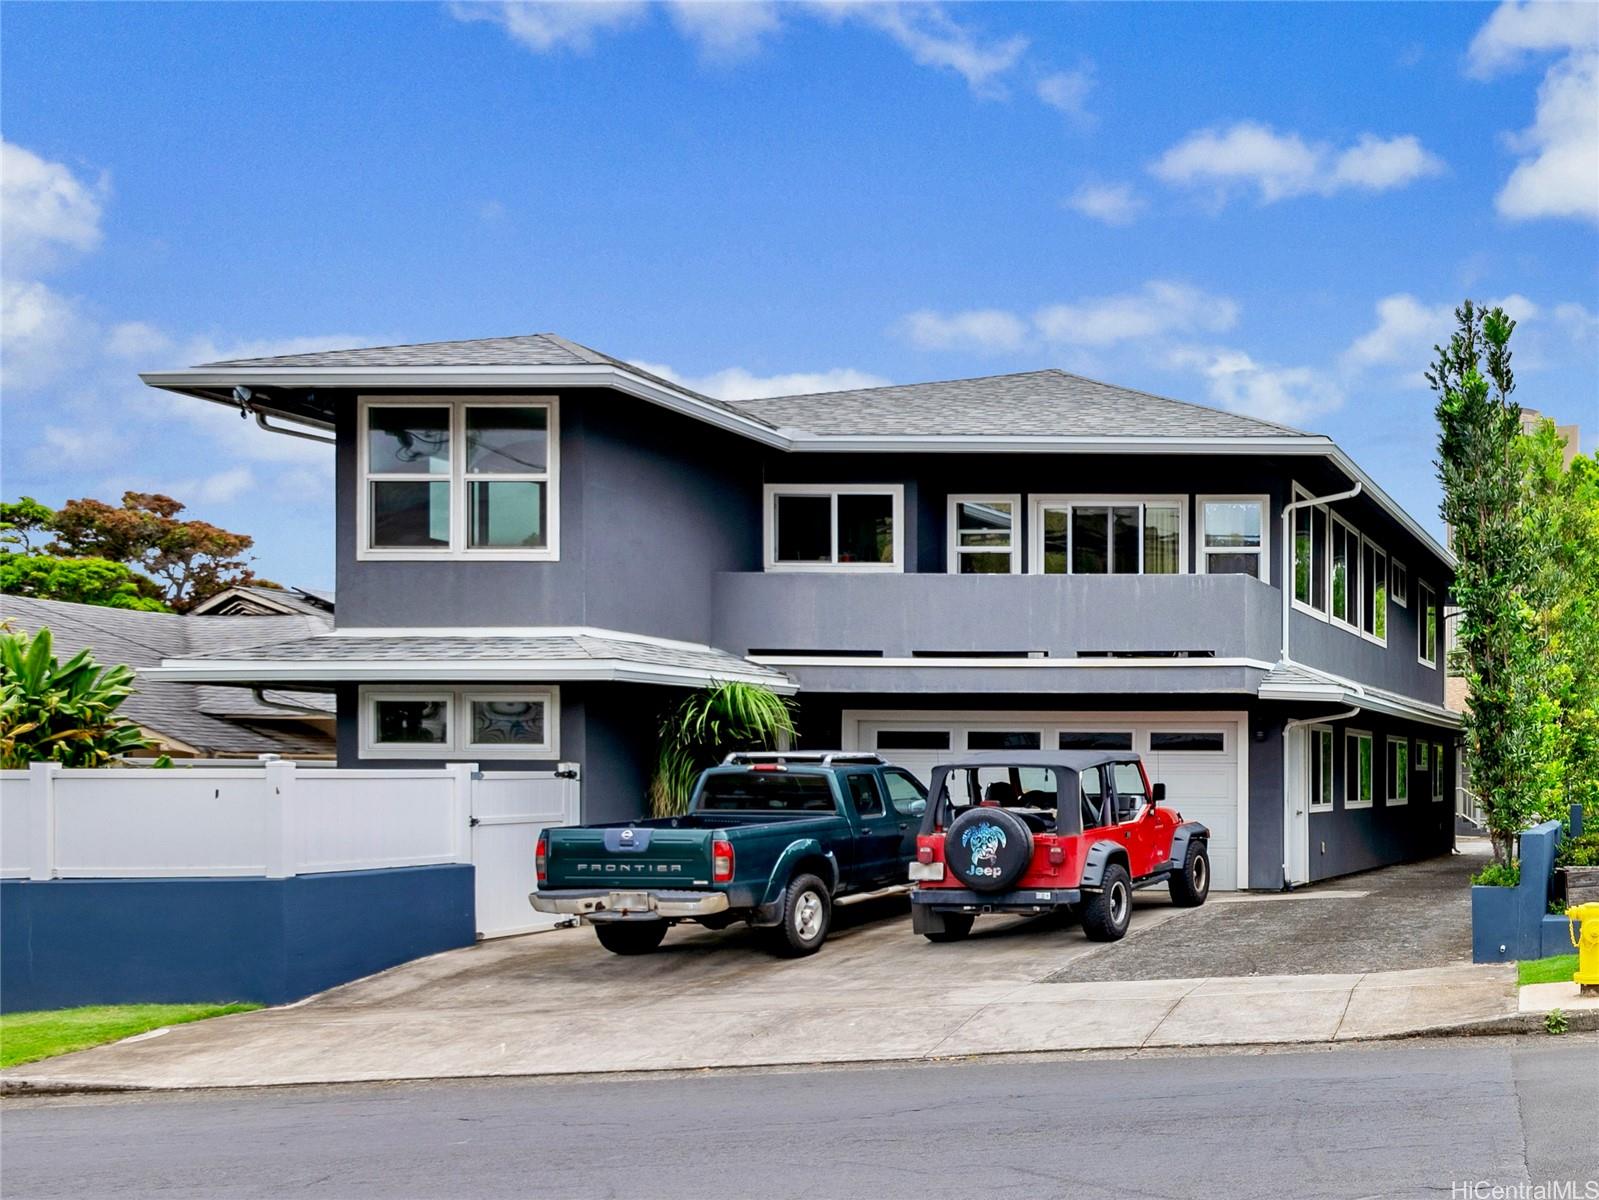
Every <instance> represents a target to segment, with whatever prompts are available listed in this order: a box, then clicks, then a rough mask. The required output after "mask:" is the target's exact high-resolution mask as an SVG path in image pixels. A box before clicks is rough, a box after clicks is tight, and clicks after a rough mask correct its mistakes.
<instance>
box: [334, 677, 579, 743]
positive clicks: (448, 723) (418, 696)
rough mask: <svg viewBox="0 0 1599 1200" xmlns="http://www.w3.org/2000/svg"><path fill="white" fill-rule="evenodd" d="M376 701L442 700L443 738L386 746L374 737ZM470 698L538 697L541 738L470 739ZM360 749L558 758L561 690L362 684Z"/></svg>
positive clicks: (546, 688)
mask: <svg viewBox="0 0 1599 1200" xmlns="http://www.w3.org/2000/svg"><path fill="white" fill-rule="evenodd" d="M380 700H423V701H443V702H444V727H445V731H446V734H447V736H446V738H445V740H444V741H443V742H439V743H436V744H421V745H418V744H415V743H411V744H406V745H400V744H388V743H382V742H379V741H378V740H377V704H378V701H380ZM474 700H542V701H543V702H544V742H543V744H541V745H537V746H527V745H521V746H504V745H500V744H498V743H494V744H483V743H476V742H472V741H471V740H470V737H471V710H472V702H473V701H474ZM358 711H359V717H358V721H359V725H360V747H361V757H362V758H441V759H452V760H455V761H458V762H464V761H471V760H473V759H480V758H515V759H529V760H540V761H542V760H544V759H558V758H559V757H560V749H561V741H560V714H561V689H560V688H559V687H558V686H556V685H555V684H548V685H539V686H537V687H471V686H467V685H463V686H461V687H454V688H416V687H404V686H389V685H382V686H370V687H368V686H363V687H362V688H361V689H360V701H359V707H358Z"/></svg>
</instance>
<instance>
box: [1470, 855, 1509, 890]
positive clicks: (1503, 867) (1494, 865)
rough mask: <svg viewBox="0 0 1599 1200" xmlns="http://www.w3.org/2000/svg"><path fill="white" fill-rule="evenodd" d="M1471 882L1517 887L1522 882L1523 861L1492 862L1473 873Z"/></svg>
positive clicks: (1490, 885)
mask: <svg viewBox="0 0 1599 1200" xmlns="http://www.w3.org/2000/svg"><path fill="white" fill-rule="evenodd" d="M1471 882H1472V883H1474V884H1476V885H1477V886H1478V887H1515V886H1516V885H1517V884H1519V883H1520V882H1521V862H1520V861H1519V860H1516V861H1512V862H1508V863H1500V862H1491V863H1489V864H1488V865H1487V866H1486V867H1484V868H1483V869H1482V870H1480V871H1478V872H1477V873H1476V874H1475V875H1473V876H1472V877H1471Z"/></svg>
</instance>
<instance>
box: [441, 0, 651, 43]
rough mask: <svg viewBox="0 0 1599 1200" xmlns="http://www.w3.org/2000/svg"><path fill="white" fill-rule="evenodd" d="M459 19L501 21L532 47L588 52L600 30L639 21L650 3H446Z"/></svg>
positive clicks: (459, 0)
mask: <svg viewBox="0 0 1599 1200" xmlns="http://www.w3.org/2000/svg"><path fill="white" fill-rule="evenodd" d="M447 8H448V11H449V13H450V15H451V16H452V17H454V18H455V19H456V20H457V21H484V22H487V23H489V24H493V25H498V26H500V27H501V28H502V29H504V30H505V32H506V33H507V34H509V35H510V36H511V38H513V39H514V40H515V41H518V42H520V43H521V44H522V45H524V46H526V47H527V48H528V49H529V50H532V51H534V52H535V53H538V54H545V53H548V52H549V51H551V50H575V51H577V52H578V53H586V52H587V51H589V50H592V49H593V48H594V39H595V36H596V35H597V34H601V33H615V32H617V31H619V30H623V29H627V28H629V27H630V26H633V25H636V24H638V23H639V22H640V21H642V20H643V19H644V18H645V16H646V15H647V14H648V11H649V6H648V5H647V4H643V3H632V2H630V0H587V2H584V3H576V2H570V3H569V2H562V0H550V2H544V0H505V2H503V3H491V2H487V0H484V2H474V0H456V2H454V3H451V4H449V5H448V6H447Z"/></svg>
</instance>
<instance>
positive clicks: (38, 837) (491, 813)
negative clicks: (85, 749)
mask: <svg viewBox="0 0 1599 1200" xmlns="http://www.w3.org/2000/svg"><path fill="white" fill-rule="evenodd" d="M578 815H579V814H578V783H577V779H576V771H575V770H572V771H566V772H562V773H561V774H551V773H548V772H534V771H498V772H489V773H484V772H481V771H479V770H478V769H477V767H476V764H473V763H451V764H449V765H448V766H444V767H437V768H424V769H397V770H387V769H381V770H379V769H374V770H362V769H358V770H344V769H337V768H325V767H317V768H314V769H310V770H301V769H298V768H297V766H296V764H295V763H293V762H286V761H272V762H262V763H257V764H253V765H249V766H227V767H192V768H186V769H182V770H178V769H173V768H158V767H128V768H97V769H88V768H81V769H80V768H63V767H60V766H58V765H57V764H54V763H35V764H33V765H32V766H31V767H29V769H28V770H26V771H0V876H5V877H7V878H14V879H88V878H95V879H119V878H139V879H150V878H161V877H182V876H191V877H192V876H219V875H253V876H265V877H266V878H269V879H283V878H288V877H290V876H294V875H311V874H317V873H322V872H329V871H362V870H372V869H376V868H381V867H414V866H425V865H429V864H434V863H455V862H459V863H468V862H469V863H473V864H474V865H475V866H476V867H477V872H476V875H477V889H476V890H477V909H478V931H479V933H480V934H482V935H483V936H494V935H496V934H502V933H510V932H520V931H522V930H525V929H528V928H536V927H538V924H539V923H538V922H537V920H536V918H537V916H538V914H535V913H533V912H532V909H531V907H530V906H529V905H528V903H527V893H528V892H529V891H530V890H532V887H533V844H534V842H536V841H537V839H538V832H539V830H541V829H544V828H547V827H548V826H550V825H563V824H572V823H575V822H576V821H577V820H578ZM480 826H481V827H482V828H480Z"/></svg>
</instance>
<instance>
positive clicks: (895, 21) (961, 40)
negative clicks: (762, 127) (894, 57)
mask: <svg viewBox="0 0 1599 1200" xmlns="http://www.w3.org/2000/svg"><path fill="white" fill-rule="evenodd" d="M819 11H823V12H831V13H835V14H839V15H844V16H850V17H853V18H855V19H856V20H859V21H861V22H863V23H865V24H867V25H870V26H871V27H872V28H874V29H878V30H880V31H882V32H883V33H886V34H887V35H888V36H889V37H890V38H892V39H893V40H894V41H895V42H897V43H898V44H899V46H900V47H901V48H902V49H903V50H905V52H906V53H908V54H909V55H910V56H911V58H912V60H913V61H915V62H917V63H919V64H921V65H922V66H924V67H942V68H945V69H947V70H951V71H954V72H956V73H957V74H958V75H960V76H961V78H963V79H965V80H966V86H967V87H969V88H971V90H972V91H973V92H975V93H976V94H978V95H980V96H1001V95H1004V92H1005V89H1004V86H1003V84H1002V83H1001V76H1003V75H1005V74H1006V73H1008V72H1009V71H1010V70H1011V69H1012V68H1014V67H1015V66H1016V64H1017V63H1018V62H1019V61H1021V57H1022V55H1023V54H1025V53H1026V52H1027V45H1028V43H1027V39H1026V38H1024V37H1021V36H1019V35H1013V36H1011V37H1002V38H989V37H985V36H984V35H983V34H981V33H979V32H978V31H977V30H975V29H973V28H972V27H970V26H967V25H962V24H961V23H960V22H958V21H956V20H955V19H954V18H953V17H951V16H950V15H949V13H948V12H946V11H945V10H944V9H943V8H942V7H941V6H940V5H937V4H873V3H866V4H832V5H825V6H823V7H822V8H821V9H820V10H819ZM968 11H969V10H968Z"/></svg>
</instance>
